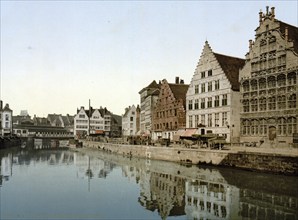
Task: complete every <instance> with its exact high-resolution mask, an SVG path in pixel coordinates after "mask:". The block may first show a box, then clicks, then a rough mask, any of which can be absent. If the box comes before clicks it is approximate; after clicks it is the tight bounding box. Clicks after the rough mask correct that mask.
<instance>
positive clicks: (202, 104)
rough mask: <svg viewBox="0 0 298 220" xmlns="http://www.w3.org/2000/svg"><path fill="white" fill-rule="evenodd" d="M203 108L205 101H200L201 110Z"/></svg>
mask: <svg viewBox="0 0 298 220" xmlns="http://www.w3.org/2000/svg"><path fill="white" fill-rule="evenodd" d="M204 108H205V99H201V109H204Z"/></svg>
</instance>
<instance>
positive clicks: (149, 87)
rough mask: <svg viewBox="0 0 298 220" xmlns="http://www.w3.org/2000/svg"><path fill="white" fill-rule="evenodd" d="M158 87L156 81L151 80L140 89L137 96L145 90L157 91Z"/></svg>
mask: <svg viewBox="0 0 298 220" xmlns="http://www.w3.org/2000/svg"><path fill="white" fill-rule="evenodd" d="M159 87H160V86H159V85H158V84H157V83H156V81H155V80H153V81H152V82H151V83H150V84H149V85H148V86H147V87H145V88H143V89H141V91H140V92H139V94H141V93H143V92H144V91H145V90H148V89H159Z"/></svg>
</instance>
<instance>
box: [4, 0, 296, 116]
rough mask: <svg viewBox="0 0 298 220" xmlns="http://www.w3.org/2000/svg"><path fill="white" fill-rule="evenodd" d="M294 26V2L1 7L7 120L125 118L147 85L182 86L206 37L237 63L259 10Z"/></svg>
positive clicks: (84, 3)
mask: <svg viewBox="0 0 298 220" xmlns="http://www.w3.org/2000/svg"><path fill="white" fill-rule="evenodd" d="M267 5H268V6H269V7H270V8H271V7H273V6H274V7H275V11H276V19H278V20H281V21H284V22H286V23H289V24H292V25H294V26H298V24H297V20H298V18H297V10H298V4H297V1H111V2H110V1H3V0H2V1H1V85H0V86H1V89H0V90H1V94H0V96H1V99H2V100H3V101H4V103H9V104H10V107H11V109H12V110H13V111H14V115H18V114H19V113H20V111H21V110H28V112H29V114H30V115H31V116H33V115H34V114H36V115H38V116H47V114H48V113H61V114H66V113H69V114H72V115H73V114H75V113H76V109H77V107H80V106H85V107H87V106H88V100H89V99H91V104H92V106H93V107H100V106H103V107H107V108H108V109H109V110H110V111H112V112H113V113H115V114H119V115H121V114H124V109H125V108H126V107H128V106H129V105H132V104H134V105H137V104H139V102H140V96H139V94H138V92H139V91H140V90H141V89H142V88H144V87H146V86H147V85H148V84H149V83H151V82H152V80H157V81H158V80H162V79H167V80H168V82H174V80H175V77H176V76H179V77H180V78H182V79H184V81H185V83H187V84H189V83H190V80H191V78H192V76H193V73H194V70H195V67H196V65H197V62H198V61H199V57H200V54H201V52H202V48H203V45H204V42H205V41H206V39H207V40H208V42H209V44H210V45H211V48H212V49H213V51H215V52H217V53H222V54H226V55H231V56H237V57H241V58H244V56H245V54H246V53H247V51H248V40H249V39H254V34H255V32H254V30H255V29H256V28H257V26H258V19H259V15H258V13H259V11H260V9H262V11H263V12H264V11H266V6H267Z"/></svg>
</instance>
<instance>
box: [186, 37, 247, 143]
mask: <svg viewBox="0 0 298 220" xmlns="http://www.w3.org/2000/svg"><path fill="white" fill-rule="evenodd" d="M243 65H244V60H243V59H240V58H235V57H230V56H226V55H222V54H217V53H214V52H213V51H212V49H211V47H210V46H209V44H208V42H207V41H206V42H205V45H204V48H203V51H202V54H201V57H200V60H199V62H198V65H197V68H196V70H195V73H194V75H193V78H192V80H191V83H190V86H189V88H188V91H187V94H186V108H187V111H186V127H187V128H199V127H200V132H199V133H200V134H206V133H213V134H217V135H219V136H224V137H226V141H228V142H239V134H240V133H239V130H240V116H239V113H240V112H239V107H240V93H239V82H238V76H239V69H240V68H241V67H242V66H243Z"/></svg>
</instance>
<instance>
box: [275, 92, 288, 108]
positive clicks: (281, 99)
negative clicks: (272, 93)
mask: <svg viewBox="0 0 298 220" xmlns="http://www.w3.org/2000/svg"><path fill="white" fill-rule="evenodd" d="M277 107H278V109H285V108H286V96H284V95H282V96H278V97H277Z"/></svg>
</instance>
